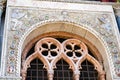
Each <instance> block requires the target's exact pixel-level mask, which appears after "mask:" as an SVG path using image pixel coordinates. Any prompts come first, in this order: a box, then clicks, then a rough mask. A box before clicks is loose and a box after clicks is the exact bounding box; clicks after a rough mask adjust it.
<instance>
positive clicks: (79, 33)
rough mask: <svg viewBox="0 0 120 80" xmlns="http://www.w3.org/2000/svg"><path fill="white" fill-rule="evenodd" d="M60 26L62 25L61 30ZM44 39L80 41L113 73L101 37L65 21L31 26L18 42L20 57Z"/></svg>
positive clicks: (107, 52)
mask: <svg viewBox="0 0 120 80" xmlns="http://www.w3.org/2000/svg"><path fill="white" fill-rule="evenodd" d="M63 24H64V25H63ZM61 25H63V27H62V28H61ZM73 28H74V29H73ZM34 34H36V35H34ZM31 36H32V37H31ZM88 36H91V37H92V38H89V37H88ZM44 37H54V38H57V37H62V38H75V39H79V40H81V41H82V42H84V43H85V44H86V45H87V46H88V48H89V49H90V50H91V51H92V52H93V53H94V55H95V57H96V59H97V60H98V61H99V62H100V64H102V62H103V61H104V63H103V64H104V65H105V66H104V68H105V70H107V69H111V71H113V73H114V70H113V69H114V67H113V65H112V64H113V63H110V62H109V61H110V60H111V59H110V57H109V50H108V49H107V45H106V42H105V41H104V40H103V39H102V37H100V35H99V34H97V33H96V32H95V31H94V30H91V29H90V28H85V27H84V26H82V25H78V24H75V23H71V22H66V21H64V22H63V21H56V22H46V23H42V24H41V23H38V24H36V25H34V26H32V28H30V29H29V30H28V31H27V32H26V33H25V34H24V35H23V36H22V38H21V39H22V40H20V45H19V50H20V51H19V54H20V55H21V52H22V56H23V59H25V56H26V54H27V52H28V51H29V50H30V48H31V46H32V45H34V44H35V43H36V42H37V41H38V40H39V39H42V38H44ZM25 47H26V48H25ZM100 47H101V48H100ZM102 53H104V54H102ZM106 57H107V58H106ZM108 59H109V60H108ZM109 65H112V66H109ZM108 73H111V72H109V70H107V78H108V79H110V78H112V76H111V74H108ZM109 76H111V77H109Z"/></svg>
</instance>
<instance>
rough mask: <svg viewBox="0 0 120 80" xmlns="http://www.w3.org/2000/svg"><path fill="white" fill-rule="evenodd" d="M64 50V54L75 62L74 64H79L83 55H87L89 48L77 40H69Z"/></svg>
mask: <svg viewBox="0 0 120 80" xmlns="http://www.w3.org/2000/svg"><path fill="white" fill-rule="evenodd" d="M63 48H64V53H65V54H66V55H67V56H68V57H70V58H71V59H72V60H74V62H77V60H78V59H79V58H80V57H82V55H84V54H87V49H86V48H87V47H86V46H85V45H84V43H82V42H81V41H79V40H77V39H68V40H66V41H64V42H63Z"/></svg>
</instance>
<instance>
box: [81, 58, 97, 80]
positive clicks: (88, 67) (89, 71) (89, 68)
mask: <svg viewBox="0 0 120 80" xmlns="http://www.w3.org/2000/svg"><path fill="white" fill-rule="evenodd" d="M81 66H82V69H81V70H80V80H98V72H97V71H96V70H95V69H94V65H93V64H91V63H90V62H89V61H87V60H85V61H84V62H83V63H82V64H81Z"/></svg>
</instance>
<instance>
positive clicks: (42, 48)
mask: <svg viewBox="0 0 120 80" xmlns="http://www.w3.org/2000/svg"><path fill="white" fill-rule="evenodd" d="M35 50H37V51H39V52H40V53H41V54H42V55H43V56H45V57H48V58H52V57H55V56H57V55H58V54H60V53H61V52H60V51H61V44H60V42H59V41H57V40H56V39H54V38H49V37H48V38H43V39H41V40H40V41H39V42H38V43H37V44H36V46H35Z"/></svg>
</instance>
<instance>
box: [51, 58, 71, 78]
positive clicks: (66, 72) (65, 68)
mask: <svg viewBox="0 0 120 80" xmlns="http://www.w3.org/2000/svg"><path fill="white" fill-rule="evenodd" d="M72 75H73V73H72V71H71V70H70V69H69V64H68V63H66V62H65V61H64V60H63V59H61V60H59V61H58V62H57V64H56V69H55V71H54V79H53V80H73V78H72Z"/></svg>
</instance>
